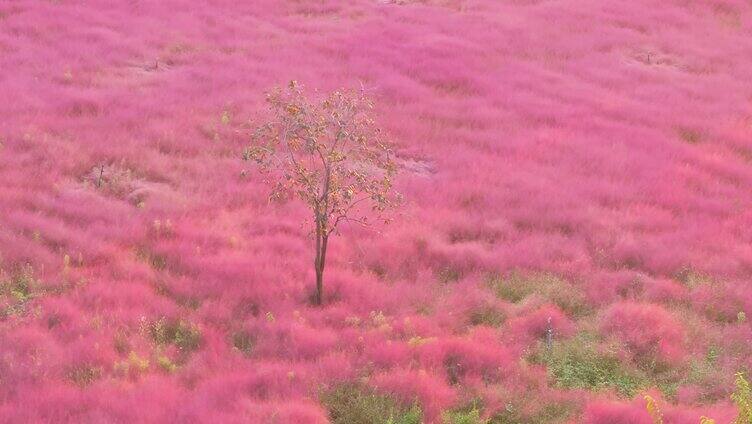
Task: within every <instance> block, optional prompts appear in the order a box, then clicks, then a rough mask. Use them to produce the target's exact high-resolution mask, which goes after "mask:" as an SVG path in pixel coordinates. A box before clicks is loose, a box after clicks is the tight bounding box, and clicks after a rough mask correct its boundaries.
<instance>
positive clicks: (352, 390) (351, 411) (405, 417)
mask: <svg viewBox="0 0 752 424" xmlns="http://www.w3.org/2000/svg"><path fill="white" fill-rule="evenodd" d="M321 402H322V404H323V405H324V406H325V407H326V408H327V410H328V411H329V418H330V419H331V421H332V423H333V424H420V423H422V422H423V413H422V412H421V410H420V408H419V407H418V406H417V405H416V404H413V405H412V406H409V407H407V406H405V405H402V404H400V403H399V402H397V401H396V400H394V399H393V398H392V397H390V396H388V395H385V394H379V393H376V392H375V391H374V390H372V389H370V388H368V387H365V386H363V385H360V384H344V385H341V386H338V387H336V388H335V389H333V390H330V391H328V392H325V393H324V394H323V395H322V396H321Z"/></svg>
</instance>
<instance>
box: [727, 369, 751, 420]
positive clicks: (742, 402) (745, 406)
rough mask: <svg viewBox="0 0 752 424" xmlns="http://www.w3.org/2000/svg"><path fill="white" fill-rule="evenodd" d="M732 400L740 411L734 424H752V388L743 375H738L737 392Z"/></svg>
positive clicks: (732, 396)
mask: <svg viewBox="0 0 752 424" xmlns="http://www.w3.org/2000/svg"><path fill="white" fill-rule="evenodd" d="M731 400H733V401H734V404H736V409H738V410H739V413H738V415H737V416H736V419H735V420H734V423H733V424H752V388H750V385H749V382H748V381H747V379H745V378H744V374H743V373H740V372H739V373H736V390H735V391H734V393H733V394H732V395H731Z"/></svg>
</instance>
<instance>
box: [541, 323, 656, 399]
mask: <svg viewBox="0 0 752 424" xmlns="http://www.w3.org/2000/svg"><path fill="white" fill-rule="evenodd" d="M539 355H540V356H539V357H538V358H534V359H535V360H537V361H540V362H542V363H544V364H545V365H546V366H547V367H548V373H549V376H550V377H551V379H552V380H554V381H555V382H556V384H557V385H558V386H559V387H563V388H568V389H587V390H594V391H597V390H608V389H613V390H615V391H616V392H617V393H618V394H619V395H620V396H624V397H628V398H631V397H633V396H634V395H635V394H637V393H638V392H639V391H640V390H641V389H642V388H643V387H644V386H645V385H646V379H645V378H644V377H643V376H642V375H641V374H639V373H638V372H637V371H633V370H630V369H628V368H626V367H625V366H624V365H623V361H622V360H621V359H620V358H618V357H617V356H615V355H613V354H611V353H609V352H602V351H600V350H598V349H597V345H596V343H595V340H593V339H592V338H591V337H588V336H586V335H582V334H581V335H579V336H578V337H575V338H573V339H572V340H568V341H565V342H562V343H557V344H554V345H553V346H552V348H551V349H545V350H543V352H542V353H540V354H539Z"/></svg>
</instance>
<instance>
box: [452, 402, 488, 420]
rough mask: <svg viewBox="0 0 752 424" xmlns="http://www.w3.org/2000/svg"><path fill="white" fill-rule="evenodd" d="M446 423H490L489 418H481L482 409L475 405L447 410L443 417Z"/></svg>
mask: <svg viewBox="0 0 752 424" xmlns="http://www.w3.org/2000/svg"><path fill="white" fill-rule="evenodd" d="M442 421H443V422H444V424H488V422H489V420H487V419H484V418H481V416H480V410H478V407H477V406H475V405H473V406H472V407H467V408H463V409H458V410H454V411H447V412H445V413H444V415H443V417H442Z"/></svg>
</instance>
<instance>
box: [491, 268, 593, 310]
mask: <svg viewBox="0 0 752 424" xmlns="http://www.w3.org/2000/svg"><path fill="white" fill-rule="evenodd" d="M486 284H487V285H488V287H489V288H490V289H491V290H493V291H494V292H495V293H496V296H498V297H499V298H501V299H504V300H507V301H509V302H512V303H519V302H521V301H522V300H524V299H526V298H528V297H529V296H533V295H536V296H539V297H541V298H543V299H546V300H548V301H550V302H552V303H554V304H555V305H557V306H558V307H559V308H561V310H563V311H564V312H566V313H568V314H569V315H572V316H583V315H586V314H588V313H589V312H590V307H589V306H588V302H587V299H586V298H585V296H584V295H583V294H582V292H581V291H580V290H578V289H577V287H575V286H574V285H572V284H571V283H570V282H568V281H566V280H564V279H561V278H559V277H557V276H555V275H553V274H549V273H530V274H522V273H517V272H514V273H511V274H509V275H507V276H502V275H499V274H491V275H489V276H488V277H487V279H486Z"/></svg>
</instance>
